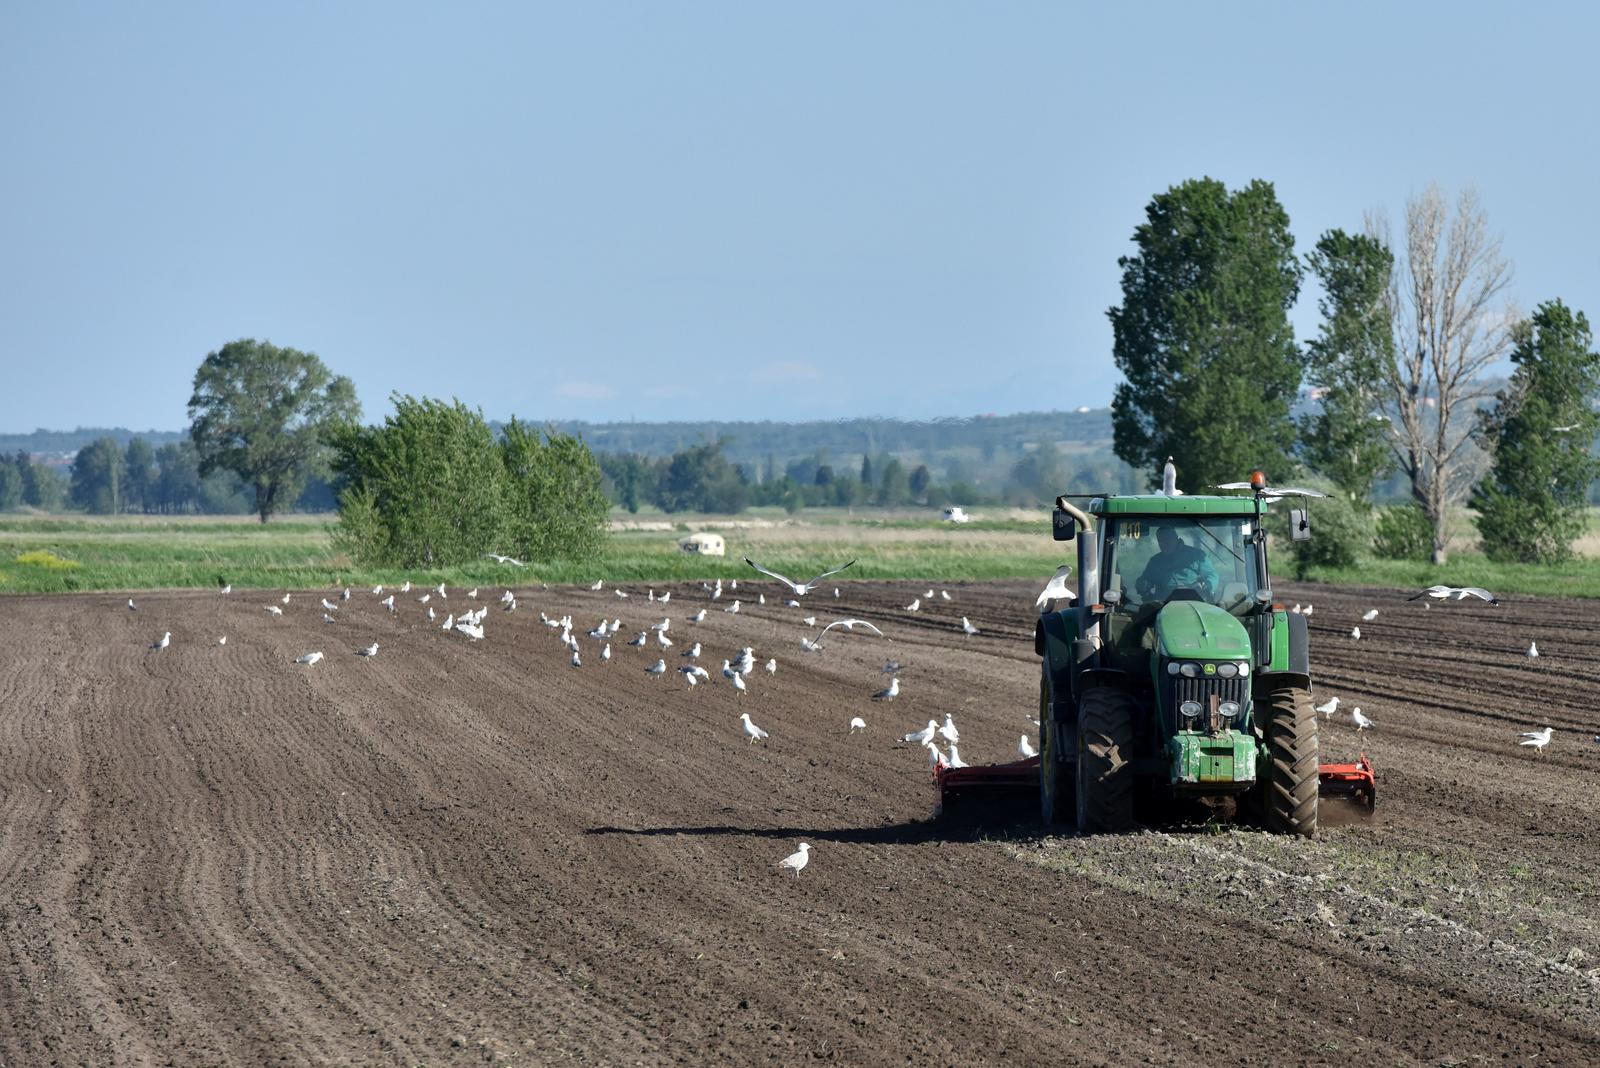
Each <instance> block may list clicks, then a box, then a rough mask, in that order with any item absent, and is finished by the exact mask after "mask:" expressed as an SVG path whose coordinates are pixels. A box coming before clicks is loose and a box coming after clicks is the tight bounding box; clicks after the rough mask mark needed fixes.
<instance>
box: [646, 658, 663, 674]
mask: <svg viewBox="0 0 1600 1068" xmlns="http://www.w3.org/2000/svg"><path fill="white" fill-rule="evenodd" d="M644 673H645V674H646V675H649V676H651V677H652V678H660V677H661V676H662V675H665V674H666V673H667V662H666V661H665V660H657V661H656V662H655V663H654V664H651V665H650V666H649V667H647V668H645V669H644Z"/></svg>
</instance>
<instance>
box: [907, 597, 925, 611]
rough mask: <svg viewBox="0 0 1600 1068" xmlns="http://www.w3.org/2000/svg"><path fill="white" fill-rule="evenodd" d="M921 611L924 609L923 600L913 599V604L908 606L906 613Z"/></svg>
mask: <svg viewBox="0 0 1600 1068" xmlns="http://www.w3.org/2000/svg"><path fill="white" fill-rule="evenodd" d="M921 609H922V598H921V597H913V598H912V599H911V603H910V604H908V605H906V611H907V612H917V611H920V610H921Z"/></svg>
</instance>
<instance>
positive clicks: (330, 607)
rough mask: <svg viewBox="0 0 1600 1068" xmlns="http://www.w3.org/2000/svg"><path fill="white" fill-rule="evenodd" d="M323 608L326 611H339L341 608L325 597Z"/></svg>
mask: <svg viewBox="0 0 1600 1068" xmlns="http://www.w3.org/2000/svg"><path fill="white" fill-rule="evenodd" d="M322 610H323V611H324V612H337V611H338V610H339V606H338V605H336V604H334V603H333V602H332V601H330V600H328V599H327V598H326V597H324V598H323V599H322Z"/></svg>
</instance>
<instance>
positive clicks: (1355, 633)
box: [1350, 627, 1361, 641]
mask: <svg viewBox="0 0 1600 1068" xmlns="http://www.w3.org/2000/svg"><path fill="white" fill-rule="evenodd" d="M1350 637H1352V638H1354V639H1355V640H1356V641H1360V640H1361V628H1360V627H1351V628H1350Z"/></svg>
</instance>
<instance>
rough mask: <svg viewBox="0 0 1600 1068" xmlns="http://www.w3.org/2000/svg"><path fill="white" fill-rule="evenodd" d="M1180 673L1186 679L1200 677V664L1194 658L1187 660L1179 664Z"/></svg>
mask: <svg viewBox="0 0 1600 1068" xmlns="http://www.w3.org/2000/svg"><path fill="white" fill-rule="evenodd" d="M1178 673H1179V674H1181V675H1182V676H1183V677H1184V678H1186V679H1197V678H1199V677H1200V665H1199V664H1196V663H1195V662H1194V661H1193V660H1185V661H1184V662H1183V663H1182V664H1180V665H1179V666H1178Z"/></svg>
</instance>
